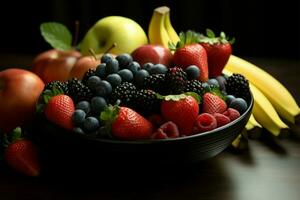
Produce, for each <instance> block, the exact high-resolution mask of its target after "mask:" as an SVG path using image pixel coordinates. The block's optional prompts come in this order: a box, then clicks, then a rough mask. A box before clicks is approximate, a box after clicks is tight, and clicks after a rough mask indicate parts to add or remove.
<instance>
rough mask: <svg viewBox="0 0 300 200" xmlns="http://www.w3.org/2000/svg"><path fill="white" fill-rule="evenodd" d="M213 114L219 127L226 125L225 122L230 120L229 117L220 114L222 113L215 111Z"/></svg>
mask: <svg viewBox="0 0 300 200" xmlns="http://www.w3.org/2000/svg"><path fill="white" fill-rule="evenodd" d="M213 116H214V117H215V118H216V120H217V127H220V126H224V125H225V124H228V123H229V122H230V119H229V117H227V116H225V115H223V114H220V113H214V114H213Z"/></svg>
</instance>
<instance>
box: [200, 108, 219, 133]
mask: <svg viewBox="0 0 300 200" xmlns="http://www.w3.org/2000/svg"><path fill="white" fill-rule="evenodd" d="M196 127H197V130H198V133H202V132H206V131H211V130H213V129H215V128H217V120H216V118H215V117H214V116H213V115H211V114H209V113H202V114H200V115H199V116H198V117H197V120H196Z"/></svg>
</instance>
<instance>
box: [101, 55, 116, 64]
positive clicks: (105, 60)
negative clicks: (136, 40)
mask: <svg viewBox="0 0 300 200" xmlns="http://www.w3.org/2000/svg"><path fill="white" fill-rule="evenodd" d="M112 59H113V56H112V55H111V54H109V53H106V54H104V55H103V56H102V57H101V63H108V62H109V61H110V60H112Z"/></svg>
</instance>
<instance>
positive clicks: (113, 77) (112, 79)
mask: <svg viewBox="0 0 300 200" xmlns="http://www.w3.org/2000/svg"><path fill="white" fill-rule="evenodd" d="M106 80H107V81H108V82H109V83H110V84H111V85H112V87H116V86H118V85H120V83H121V82H122V78H121V76H120V75H119V74H110V75H108V76H107V77H106Z"/></svg>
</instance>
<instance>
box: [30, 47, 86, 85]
mask: <svg viewBox="0 0 300 200" xmlns="http://www.w3.org/2000/svg"><path fill="white" fill-rule="evenodd" d="M80 57H81V53H80V52H78V51H75V50H71V51H59V50H56V49H51V50H48V51H45V52H43V53H41V54H39V55H38V56H37V57H36V58H35V59H34V61H33V68H32V71H33V72H34V73H36V74H37V75H38V76H40V77H41V79H42V80H43V81H44V82H45V83H49V82H51V81H55V80H59V81H66V80H68V78H69V73H70V71H71V70H72V68H73V67H74V65H75V63H76V62H77V60H78V58H80Z"/></svg>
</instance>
